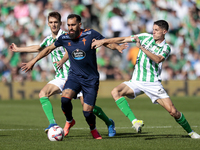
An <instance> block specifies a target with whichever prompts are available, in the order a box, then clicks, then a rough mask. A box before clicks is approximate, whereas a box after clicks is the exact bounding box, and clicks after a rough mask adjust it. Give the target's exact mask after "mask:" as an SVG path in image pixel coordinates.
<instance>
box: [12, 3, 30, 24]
mask: <svg viewBox="0 0 200 150" xmlns="http://www.w3.org/2000/svg"><path fill="white" fill-rule="evenodd" d="M14 16H15V18H16V19H18V21H19V24H20V25H25V24H26V23H28V22H29V21H30V18H29V8H28V5H27V3H26V1H25V0H18V3H17V5H16V6H15V7H14Z"/></svg>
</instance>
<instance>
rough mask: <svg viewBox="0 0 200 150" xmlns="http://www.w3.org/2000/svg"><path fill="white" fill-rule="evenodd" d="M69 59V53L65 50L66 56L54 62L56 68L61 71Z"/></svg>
mask: <svg viewBox="0 0 200 150" xmlns="http://www.w3.org/2000/svg"><path fill="white" fill-rule="evenodd" d="M68 59H69V56H68V52H67V51H66V50H65V55H64V56H63V58H62V59H61V60H60V61H55V62H53V63H54V64H56V67H57V68H58V69H61V68H62V67H63V64H64V63H65V62H66V61H67V60H68Z"/></svg>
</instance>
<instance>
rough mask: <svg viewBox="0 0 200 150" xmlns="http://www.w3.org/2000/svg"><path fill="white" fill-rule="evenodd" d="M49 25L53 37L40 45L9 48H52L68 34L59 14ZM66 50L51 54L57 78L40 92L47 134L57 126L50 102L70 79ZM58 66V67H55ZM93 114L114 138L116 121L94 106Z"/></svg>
mask: <svg viewBox="0 0 200 150" xmlns="http://www.w3.org/2000/svg"><path fill="white" fill-rule="evenodd" d="M48 25H49V27H50V29H51V35H49V36H47V37H46V38H45V39H44V40H43V42H42V43H41V44H40V45H32V46H27V47H18V46H16V45H15V44H14V43H12V44H11V45H10V46H9V49H10V50H12V51H13V52H29V53H31V52H40V51H42V50H43V49H44V48H45V47H47V46H50V45H51V44H52V43H54V42H55V40H56V39H58V37H59V36H60V35H61V34H64V33H66V32H65V31H63V30H62V29H61V28H60V27H61V25H62V22H61V15H60V14H59V13H58V12H50V13H49V15H48ZM65 52H66V51H65V49H64V48H63V47H57V48H56V49H54V50H53V51H52V52H51V59H52V63H54V65H53V68H54V70H55V73H56V75H55V78H54V79H53V80H51V81H50V82H48V83H47V84H46V85H45V86H44V87H43V88H42V90H41V91H40V93H39V97H40V102H41V104H42V109H43V110H44V112H45V115H46V116H47V118H48V120H49V123H50V124H49V126H48V127H47V128H45V132H47V131H48V130H49V129H50V128H51V127H52V126H54V125H57V123H56V121H55V117H54V114H53V107H52V104H51V102H50V100H49V97H51V96H52V95H54V94H60V93H62V90H63V86H64V84H65V82H66V80H67V78H68V70H69V67H70V62H69V61H68V60H67V61H66V60H65V54H66V53H65ZM66 56H67V57H66V59H68V55H66ZM55 64H56V65H55ZM77 98H79V99H80V100H81V103H82V104H83V95H82V93H80V94H78V97H77ZM93 113H94V114H95V115H96V116H98V117H99V118H100V119H101V120H103V121H104V122H105V124H106V125H107V127H108V136H109V137H113V136H115V134H116V131H115V125H114V121H113V120H112V119H110V118H108V117H107V115H106V114H105V113H104V112H103V110H102V109H101V108H100V107H98V106H96V105H95V106H94V109H93Z"/></svg>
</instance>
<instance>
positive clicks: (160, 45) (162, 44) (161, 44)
mask: <svg viewBox="0 0 200 150" xmlns="http://www.w3.org/2000/svg"><path fill="white" fill-rule="evenodd" d="M153 44H154V45H156V46H159V47H162V46H164V45H165V39H164V40H163V41H162V42H161V43H159V44H156V42H155V40H153Z"/></svg>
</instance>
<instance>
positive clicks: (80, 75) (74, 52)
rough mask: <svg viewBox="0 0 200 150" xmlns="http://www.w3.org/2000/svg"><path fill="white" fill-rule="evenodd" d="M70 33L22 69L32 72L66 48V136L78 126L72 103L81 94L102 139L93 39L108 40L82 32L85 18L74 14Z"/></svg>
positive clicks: (69, 21) (63, 102) (85, 111)
mask: <svg viewBox="0 0 200 150" xmlns="http://www.w3.org/2000/svg"><path fill="white" fill-rule="evenodd" d="M67 25H68V33H65V34H63V35H61V36H60V37H59V38H58V40H57V41H55V43H53V44H52V45H50V46H48V47H46V48H45V49H44V50H43V51H41V52H40V53H39V54H38V55H37V56H36V57H35V58H34V59H32V60H31V61H30V62H28V63H24V64H23V66H22V70H23V71H28V70H30V69H32V67H33V66H34V64H35V63H36V62H37V61H38V60H40V59H41V58H43V57H45V56H46V55H48V54H49V53H51V52H52V51H53V50H54V49H55V48H56V47H59V46H63V47H64V48H65V49H66V50H67V52H68V55H69V60H70V65H71V66H70V69H69V74H68V80H67V81H66V83H65V86H64V90H63V92H62V98H61V107H62V110H63V112H64V114H65V116H66V120H67V121H66V124H65V127H64V134H65V136H66V135H68V133H69V129H70V128H71V127H72V126H73V125H74V124H75V120H74V119H73V117H72V103H71V100H72V98H74V97H75V96H76V95H77V93H79V92H80V91H82V93H83V97H84V104H83V114H84V116H85V119H86V122H87V123H88V125H89V127H90V130H91V134H92V136H93V138H95V139H102V137H101V135H100V134H99V133H98V131H97V129H96V117H95V115H94V114H93V108H94V106H95V102H96V97H97V91H98V88H99V73H98V70H97V62H96V50H95V49H92V48H91V44H92V40H93V39H99V40H100V39H104V37H103V36H102V35H101V34H100V33H98V32H97V31H95V30H92V29H81V25H82V23H81V17H80V16H79V15H76V14H70V15H69V16H68V18H67ZM104 46H106V47H108V48H110V49H117V50H118V51H119V52H121V53H122V50H123V49H125V48H126V47H127V45H126V44H123V45H120V46H119V45H117V44H104Z"/></svg>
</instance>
